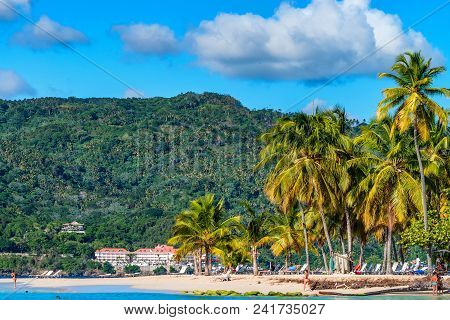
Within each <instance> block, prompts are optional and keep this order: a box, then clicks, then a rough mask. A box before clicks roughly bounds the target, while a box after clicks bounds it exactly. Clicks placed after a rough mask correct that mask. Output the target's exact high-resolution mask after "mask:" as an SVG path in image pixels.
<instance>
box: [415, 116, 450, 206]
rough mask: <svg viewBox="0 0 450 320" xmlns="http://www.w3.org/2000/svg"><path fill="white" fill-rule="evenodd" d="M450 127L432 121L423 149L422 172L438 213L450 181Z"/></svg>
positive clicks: (443, 204)
mask: <svg viewBox="0 0 450 320" xmlns="http://www.w3.org/2000/svg"><path fill="white" fill-rule="evenodd" d="M449 143H450V129H449V128H448V127H444V126H442V125H441V124H440V123H437V122H433V123H432V125H431V130H430V139H429V141H428V145H427V147H426V148H425V149H424V150H423V154H422V156H423V158H424V164H425V165H424V173H425V177H426V178H428V183H429V185H430V186H431V191H432V192H430V193H429V194H430V198H431V199H430V203H431V204H432V205H434V207H435V208H436V211H437V212H438V214H440V213H441V210H442V209H443V208H444V209H445V207H446V202H447V201H448V197H447V194H446V192H445V191H446V189H448V187H449V181H450V177H449V175H450V159H449V157H450V154H448V152H447V151H448V150H449Z"/></svg>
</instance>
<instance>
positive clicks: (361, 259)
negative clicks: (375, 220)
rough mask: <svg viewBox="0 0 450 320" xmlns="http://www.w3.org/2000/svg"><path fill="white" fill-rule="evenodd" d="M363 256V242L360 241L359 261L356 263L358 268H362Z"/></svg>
mask: <svg viewBox="0 0 450 320" xmlns="http://www.w3.org/2000/svg"><path fill="white" fill-rule="evenodd" d="M363 255H364V242H362V241H361V245H360V248H359V259H358V263H359V265H360V266H362V262H363Z"/></svg>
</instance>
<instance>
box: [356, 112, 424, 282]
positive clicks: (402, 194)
mask: <svg viewBox="0 0 450 320" xmlns="http://www.w3.org/2000/svg"><path fill="white" fill-rule="evenodd" d="M391 127H392V120H391V119H390V118H385V119H384V120H383V121H382V122H372V123H371V124H370V125H369V126H367V127H365V128H363V129H362V133H361V135H360V136H359V137H358V138H357V139H355V142H356V143H361V144H363V145H364V146H365V147H366V148H367V151H368V153H367V154H366V155H363V156H361V157H360V158H355V159H353V160H350V161H349V164H350V165H352V164H358V163H365V164H369V167H370V170H369V172H368V175H367V177H366V178H364V179H362V180H361V182H360V184H361V189H363V190H367V189H368V192H367V195H366V198H365V205H364V212H363V221H364V224H365V226H366V230H367V229H369V228H375V227H382V228H384V229H386V230H387V234H386V268H385V271H386V273H387V274H389V273H392V269H391V246H392V234H393V231H394V229H395V228H396V226H397V225H401V224H403V223H405V221H406V220H407V217H408V214H409V213H410V212H414V211H416V210H418V208H420V205H421V200H420V199H421V195H420V184H419V182H418V181H417V180H415V179H414V177H413V174H412V172H413V170H414V166H413V164H412V161H411V158H412V155H411V154H408V151H409V150H410V149H409V148H407V146H408V144H409V141H410V140H409V138H408V137H407V136H406V137H405V136H403V137H401V136H400V135H399V134H394V135H391Z"/></svg>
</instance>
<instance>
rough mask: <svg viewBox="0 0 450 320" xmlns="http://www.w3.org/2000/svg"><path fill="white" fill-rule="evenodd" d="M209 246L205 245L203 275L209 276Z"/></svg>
mask: <svg viewBox="0 0 450 320" xmlns="http://www.w3.org/2000/svg"><path fill="white" fill-rule="evenodd" d="M209 251H210V250H209V247H205V276H209V275H210V269H209V267H210V265H209V256H210V252H209Z"/></svg>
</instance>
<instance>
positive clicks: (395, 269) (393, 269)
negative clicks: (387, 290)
mask: <svg viewBox="0 0 450 320" xmlns="http://www.w3.org/2000/svg"><path fill="white" fill-rule="evenodd" d="M397 269H398V262H394V263H393V264H392V272H393V273H395V272H396V271H397Z"/></svg>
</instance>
